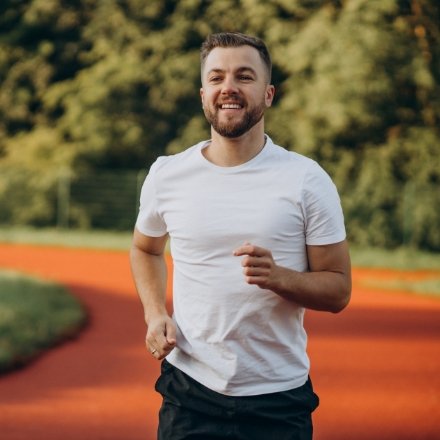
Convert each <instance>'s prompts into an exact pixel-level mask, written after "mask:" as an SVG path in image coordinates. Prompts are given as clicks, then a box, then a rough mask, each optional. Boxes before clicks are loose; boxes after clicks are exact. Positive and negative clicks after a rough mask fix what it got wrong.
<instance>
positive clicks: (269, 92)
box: [264, 84, 275, 107]
mask: <svg viewBox="0 0 440 440" xmlns="http://www.w3.org/2000/svg"><path fill="white" fill-rule="evenodd" d="M274 96H275V87H274V86H273V85H272V84H269V85H268V86H267V87H266V94H265V96H264V102H265V103H266V107H270V106H271V105H272V101H273V98H274Z"/></svg>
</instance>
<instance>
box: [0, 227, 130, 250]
mask: <svg viewBox="0 0 440 440" xmlns="http://www.w3.org/2000/svg"><path fill="white" fill-rule="evenodd" d="M132 235H133V234H132V232H126V231H102V230H75V229H57V228H31V227H5V226H3V227H0V243H22V244H34V245H44V246H68V247H85V248H95V249H116V250H117V249H122V250H126V249H128V248H129V247H130V244H131V237H132Z"/></svg>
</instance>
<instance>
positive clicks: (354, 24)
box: [0, 0, 440, 252]
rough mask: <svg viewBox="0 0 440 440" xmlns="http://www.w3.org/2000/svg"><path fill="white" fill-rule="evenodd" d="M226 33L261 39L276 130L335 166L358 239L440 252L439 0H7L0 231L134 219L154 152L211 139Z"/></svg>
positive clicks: (270, 128)
mask: <svg viewBox="0 0 440 440" xmlns="http://www.w3.org/2000/svg"><path fill="white" fill-rule="evenodd" d="M225 30H229V31H241V32H244V33H249V34H253V35H256V36H259V37H262V38H263V39H264V40H265V42H266V43H267V45H268V47H269V49H270V51H271V54H272V58H273V64H274V72H273V83H274V84H275V86H276V89H277V95H276V101H275V105H274V106H273V108H272V109H270V110H269V111H268V112H267V117H266V120H267V125H266V127H267V132H268V134H269V135H270V136H271V137H272V138H273V139H274V141H275V142H276V143H278V144H280V145H282V146H284V147H286V148H287V149H289V150H294V151H297V152H299V153H302V154H305V155H307V156H309V157H312V158H314V159H316V160H318V161H319V163H320V164H321V165H322V166H323V167H324V168H325V169H326V170H327V172H328V173H329V174H330V175H331V176H332V178H333V179H334V181H335V183H336V185H337V187H338V189H339V192H340V194H341V198H342V203H343V207H344V212H345V217H346V225H347V230H348V235H349V239H350V242H351V243H352V244H354V245H359V246H374V247H381V248H386V249H394V248H397V247H401V246H402V245H403V246H407V247H411V248H416V249H420V250H425V251H431V252H432V251H434V252H438V251H440V227H439V226H440V209H439V207H440V191H439V182H440V124H439V122H440V5H439V2H438V1H437V0H368V1H367V0H341V1H318V0H315V1H313V0H271V1H267V0H221V1H206V0H181V1H171V0H76V1H75V0H64V1H63V0H2V2H1V3H0V227H2V228H7V227H10V226H14V227H17V226H32V227H38V228H40V227H41V228H42V227H58V228H60V229H62V230H66V229H70V230H76V229H81V230H87V229H100V230H109V231H115V230H119V231H130V230H131V229H132V228H133V225H134V221H135V217H136V212H137V206H138V205H137V204H138V198H139V191H140V186H141V184H142V182H143V179H144V178H145V175H146V173H147V172H148V168H149V166H150V165H151V163H152V162H153V161H154V160H155V159H156V158H157V156H159V155H165V154H172V153H175V152H178V151H181V150H184V149H186V148H187V147H189V146H191V145H192V144H194V143H195V142H198V141H199V140H201V139H206V138H208V137H209V127H208V125H207V123H206V121H205V119H204V116H203V112H202V110H201V106H200V99H199V88H200V68H199V47H200V44H201V42H202V41H203V40H204V38H205V37H206V35H208V34H209V33H212V32H218V31H225Z"/></svg>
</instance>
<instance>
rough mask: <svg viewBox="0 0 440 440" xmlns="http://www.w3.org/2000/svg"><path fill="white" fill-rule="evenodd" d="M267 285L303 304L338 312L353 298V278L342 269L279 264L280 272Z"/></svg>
mask: <svg viewBox="0 0 440 440" xmlns="http://www.w3.org/2000/svg"><path fill="white" fill-rule="evenodd" d="M268 288H270V290H272V291H273V292H275V293H277V294H278V295H280V296H282V297H283V298H285V299H286V300H288V301H293V302H295V303H297V304H298V305H300V306H302V307H306V308H308V309H313V310H320V311H329V312H333V313H337V312H340V311H341V310H342V309H344V308H345V307H346V305H347V304H348V302H349V300H350V291H351V282H350V281H349V280H348V279H347V276H346V275H345V274H343V273H336V272H326V271H322V272H304V273H302V272H296V271H294V270H291V269H287V268H284V267H279V266H278V268H277V275H276V277H274V279H273V280H272V284H271V285H270V286H268Z"/></svg>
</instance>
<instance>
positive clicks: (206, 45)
mask: <svg viewBox="0 0 440 440" xmlns="http://www.w3.org/2000/svg"><path fill="white" fill-rule="evenodd" d="M240 46H251V47H253V48H254V49H257V50H258V53H259V54H260V57H261V59H262V61H263V63H264V65H265V67H266V71H267V78H268V82H270V80H271V77H272V60H271V58H270V54H269V51H268V49H267V47H266V45H265V44H264V41H263V40H261V39H260V38H257V37H251V36H250V35H245V34H241V33H239V32H221V33H218V34H211V35H208V37H207V38H206V39H205V41H204V42H203V43H202V46H201V48H200V64H201V69H202V71H203V67H204V66H205V61H206V58H207V57H208V55H209V53H210V52H211V51H212V50H213V49H215V48H216V47H240Z"/></svg>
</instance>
